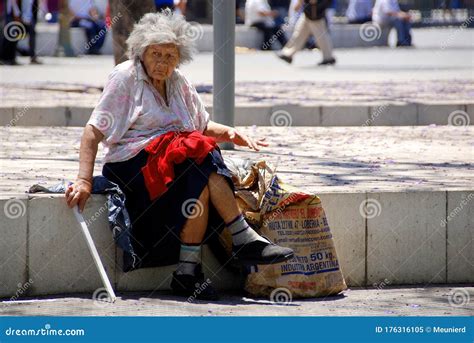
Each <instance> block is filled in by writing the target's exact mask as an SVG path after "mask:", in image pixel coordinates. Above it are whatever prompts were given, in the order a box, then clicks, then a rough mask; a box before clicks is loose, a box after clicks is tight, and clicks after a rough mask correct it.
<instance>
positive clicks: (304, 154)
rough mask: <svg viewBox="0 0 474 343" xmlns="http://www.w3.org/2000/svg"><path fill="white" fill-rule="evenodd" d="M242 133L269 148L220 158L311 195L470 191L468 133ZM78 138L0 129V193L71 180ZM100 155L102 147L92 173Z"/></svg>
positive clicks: (473, 135) (472, 149)
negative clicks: (260, 162)
mask: <svg viewBox="0 0 474 343" xmlns="http://www.w3.org/2000/svg"><path fill="white" fill-rule="evenodd" d="M240 129H241V130H242V131H243V132H245V133H247V134H249V135H251V136H253V137H264V136H265V137H267V139H268V141H269V142H270V146H269V147H268V148H264V149H262V150H261V152H259V153H256V152H252V151H249V150H248V149H243V148H240V147H237V149H236V150H232V151H224V153H223V155H224V156H233V157H241V158H250V159H252V160H255V159H260V158H262V159H265V160H267V161H269V162H271V163H272V164H274V165H276V166H277V168H278V173H279V174H280V175H281V177H282V178H283V179H284V180H286V181H288V183H290V184H291V185H293V186H297V187H302V188H304V189H306V190H307V191H310V192H314V193H317V194H319V193H325V192H332V193H334V192H336V193H344V192H383V191H389V192H393V191H402V192H406V191H413V190H418V191H421V190H423V191H445V190H452V191H454V190H474V173H473V170H474V128H473V127H456V126H425V127H351V128H321V127H245V128H244V127H242V128H240ZM81 132H82V128H74V127H68V128H60V127H34V128H33V127H10V128H6V127H2V128H0V166H1V171H0V194H8V193H10V194H12V193H16V194H18V193H23V192H25V191H26V190H27V189H28V187H29V186H31V185H32V184H33V183H37V182H39V183H44V184H46V183H48V184H51V183H55V182H58V181H61V180H63V179H66V180H71V179H74V177H75V175H76V173H77V168H78V151H79V143H80V136H81ZM382 137H383V139H382ZM102 156H103V155H102V149H100V150H99V153H98V159H97V164H96V171H95V173H96V174H99V173H100V171H101V167H100V161H101V158H102Z"/></svg>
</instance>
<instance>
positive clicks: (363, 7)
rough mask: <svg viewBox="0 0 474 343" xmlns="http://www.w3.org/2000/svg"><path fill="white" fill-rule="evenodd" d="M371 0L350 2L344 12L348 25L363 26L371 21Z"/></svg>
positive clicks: (353, 0)
mask: <svg viewBox="0 0 474 343" xmlns="http://www.w3.org/2000/svg"><path fill="white" fill-rule="evenodd" d="M372 6H373V1H372V0H350V1H349V5H348V6H347V10H346V17H347V21H348V22H349V24H364V23H367V22H369V21H371V20H372Z"/></svg>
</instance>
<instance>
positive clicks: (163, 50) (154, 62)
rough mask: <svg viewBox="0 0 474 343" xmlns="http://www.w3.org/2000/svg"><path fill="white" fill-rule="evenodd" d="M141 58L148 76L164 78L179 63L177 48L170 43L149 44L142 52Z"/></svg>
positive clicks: (171, 72)
mask: <svg viewBox="0 0 474 343" xmlns="http://www.w3.org/2000/svg"><path fill="white" fill-rule="evenodd" d="M142 60H143V64H144V66H145V70H146V73H147V74H148V76H149V77H150V78H152V79H155V80H166V79H168V78H169V77H170V76H171V74H173V71H174V70H175V68H176V67H177V65H178V64H179V50H178V48H177V46H176V45H174V44H172V43H169V44H154V45H150V46H148V47H147V48H146V50H145V52H144V53H143V57H142Z"/></svg>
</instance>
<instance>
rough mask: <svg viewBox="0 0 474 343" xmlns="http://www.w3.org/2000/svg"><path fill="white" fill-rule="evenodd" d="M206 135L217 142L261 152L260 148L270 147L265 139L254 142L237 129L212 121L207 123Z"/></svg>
mask: <svg viewBox="0 0 474 343" xmlns="http://www.w3.org/2000/svg"><path fill="white" fill-rule="evenodd" d="M204 135H206V136H209V137H214V138H215V139H216V141H217V142H232V143H234V144H236V145H240V146H247V147H249V148H250V149H253V150H255V151H259V150H260V149H259V146H268V143H266V142H265V138H262V139H259V140H257V141H254V140H253V139H251V138H250V137H247V135H244V134H243V133H241V132H239V131H238V130H237V129H235V128H233V127H230V126H227V125H222V124H219V123H216V122H213V121H212V120H209V122H208V123H207V127H206V129H205V130H204Z"/></svg>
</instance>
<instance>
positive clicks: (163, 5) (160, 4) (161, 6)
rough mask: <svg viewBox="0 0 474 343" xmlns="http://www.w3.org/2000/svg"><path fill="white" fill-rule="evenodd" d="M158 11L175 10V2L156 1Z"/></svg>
mask: <svg viewBox="0 0 474 343" xmlns="http://www.w3.org/2000/svg"><path fill="white" fill-rule="evenodd" d="M155 6H156V11H157V12H161V11H163V10H165V9H167V8H169V9H170V10H172V11H173V10H174V0H155Z"/></svg>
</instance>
